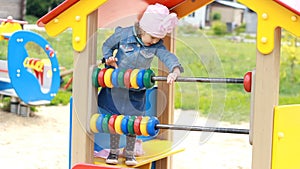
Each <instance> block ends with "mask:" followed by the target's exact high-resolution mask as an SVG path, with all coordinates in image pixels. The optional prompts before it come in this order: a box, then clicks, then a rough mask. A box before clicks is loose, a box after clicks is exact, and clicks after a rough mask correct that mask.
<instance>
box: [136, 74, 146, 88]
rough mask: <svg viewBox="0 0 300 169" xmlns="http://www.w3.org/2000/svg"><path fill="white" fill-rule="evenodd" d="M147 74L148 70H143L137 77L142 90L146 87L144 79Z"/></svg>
mask: <svg viewBox="0 0 300 169" xmlns="http://www.w3.org/2000/svg"><path fill="white" fill-rule="evenodd" d="M145 72H146V70H145V69H142V70H140V71H139V73H138V74H137V76H136V82H137V84H138V86H139V88H140V89H141V88H144V87H145V86H144V83H143V78H144V74H145Z"/></svg>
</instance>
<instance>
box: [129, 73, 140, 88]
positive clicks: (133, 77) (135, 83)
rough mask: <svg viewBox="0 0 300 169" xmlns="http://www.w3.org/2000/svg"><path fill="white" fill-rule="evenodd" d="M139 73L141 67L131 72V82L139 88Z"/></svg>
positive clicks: (132, 85) (134, 86)
mask: <svg viewBox="0 0 300 169" xmlns="http://www.w3.org/2000/svg"><path fill="white" fill-rule="evenodd" d="M138 73H139V69H133V70H132V72H131V74H130V84H131V87H133V88H134V89H138V88H139V86H138V84H137V79H136V78H137V74H138Z"/></svg>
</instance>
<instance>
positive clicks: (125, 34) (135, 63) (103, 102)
mask: <svg viewBox="0 0 300 169" xmlns="http://www.w3.org/2000/svg"><path fill="white" fill-rule="evenodd" d="M115 50H118V52H117V54H116V56H115V57H117V58H118V62H117V64H118V67H119V68H120V69H148V68H150V66H151V61H152V60H153V58H154V56H157V57H158V58H159V59H160V60H161V61H162V62H163V63H164V64H165V66H166V67H168V69H169V71H170V72H171V71H172V70H173V69H174V67H179V69H180V70H181V71H183V68H182V66H181V65H180V63H179V62H178V59H177V57H176V56H175V55H174V54H172V53H170V52H169V51H168V50H167V49H166V48H165V46H164V45H163V41H162V40H160V41H159V42H158V43H156V44H154V45H151V46H144V45H143V43H142V42H141V41H140V40H139V39H138V38H137V36H136V34H135V31H134V26H131V27H127V28H121V27H118V28H116V30H115V33H114V34H113V35H112V36H110V37H109V38H108V39H107V40H106V41H105V42H104V44H103V46H102V52H103V56H104V58H105V59H107V58H108V57H111V56H113V52H114V51H115ZM145 92H146V91H145V90H144V89H143V90H137V89H125V88H112V89H110V88H102V89H101V91H100V93H99V94H98V107H99V112H100V113H109V114H123V115H135V116H138V115H143V114H144V113H145V100H146V96H145Z"/></svg>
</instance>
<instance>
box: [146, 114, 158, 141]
mask: <svg viewBox="0 0 300 169" xmlns="http://www.w3.org/2000/svg"><path fill="white" fill-rule="evenodd" d="M157 124H159V120H158V119H157V117H155V116H152V117H150V119H149V121H148V123H147V132H148V134H149V135H150V136H156V135H157V134H158V132H159V129H156V125H157Z"/></svg>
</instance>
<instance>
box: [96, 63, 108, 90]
mask: <svg viewBox="0 0 300 169" xmlns="http://www.w3.org/2000/svg"><path fill="white" fill-rule="evenodd" d="M106 70H107V69H106V68H103V69H101V70H100V72H99V73H98V84H99V85H100V86H101V87H106V85H105V83H104V74H105V71H106Z"/></svg>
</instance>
